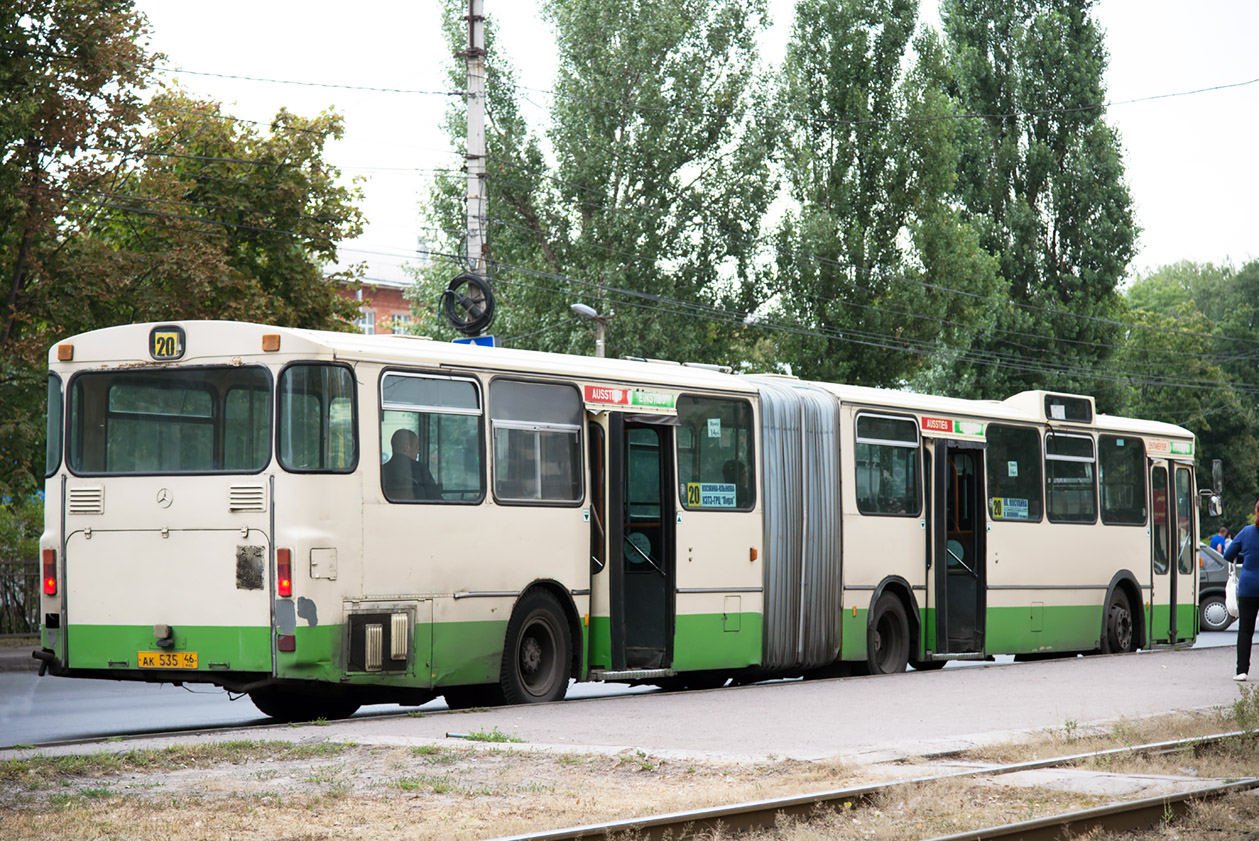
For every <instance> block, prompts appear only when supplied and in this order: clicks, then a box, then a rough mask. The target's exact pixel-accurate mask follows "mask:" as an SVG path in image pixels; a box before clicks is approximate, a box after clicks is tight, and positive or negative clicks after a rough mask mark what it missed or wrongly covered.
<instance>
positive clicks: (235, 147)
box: [40, 90, 362, 335]
mask: <svg viewBox="0 0 1259 841" xmlns="http://www.w3.org/2000/svg"><path fill="white" fill-rule="evenodd" d="M145 114H146V116H147V128H146V132H145V144H144V148H143V150H142V154H139V155H136V156H134V157H132V158H130V159H129V160H128V161H126V162H125V163H124V164H123V166H122V167H121V168H120V171H119V172H118V174H117V176H116V177H115V178H114V179H113V181H112V182H111V184H110V187H109V189H92V188H91V187H90V186H88V185H84V186H82V187H79V186H78V185H75V187H74V188H71V189H68V190H67V191H66V203H65V207H66V212H67V215H68V216H69V217H70V218H71V219H74V220H76V224H75V225H74V228H73V233H74V236H73V237H72V238H71V239H70V240H69V241H68V244H67V246H66V247H65V248H64V249H62V251H61V253H60V254H59V255H58V257H57V258H56V259H54V260H50V261H49V263H48V265H47V266H46V275H47V283H45V284H44V285H43V289H45V290H46V291H47V293H48V294H47V295H46V296H45V297H44V298H42V299H41V300H40V305H41V307H42V309H43V310H44V311H45V312H48V313H49V314H50V315H52V316H54V318H53V321H54V323H56V324H57V325H58V328H59V332H60V333H61V334H63V335H64V334H65V333H74V332H78V331H80V330H86V329H92V328H94V327H98V326H103V325H106V324H114V323H125V322H129V321H137V320H160V319H196V318H221V319H241V320H251V321H262V322H266V323H273V324H283V325H286V326H292V327H310V328H338V327H341V328H345V327H348V325H349V324H350V323H351V322H352V321H353V319H354V318H355V317H356V314H357V304H356V303H355V302H353V301H352V300H350V299H348V298H345V297H343V296H342V295H341V294H339V291H338V286H337V281H344V282H347V283H352V282H354V280H355V278H356V271H357V270H349V271H342V272H335V273H329V272H328V270H327V269H326V268H325V266H327V265H328V264H331V263H334V262H335V261H336V255H337V242H338V241H340V240H342V239H348V238H352V237H354V236H356V235H357V234H358V233H359V231H360V230H361V226H362V219H361V215H360V213H359V211H358V210H357V208H356V207H355V206H354V201H355V200H357V199H358V197H359V193H358V189H357V188H356V187H355V186H353V185H350V186H346V185H344V184H342V183H340V173H339V172H338V170H337V169H336V168H335V167H331V166H329V165H328V163H327V162H326V161H325V160H324V158H323V154H324V147H325V146H326V144H327V143H328V141H329V140H331V139H334V138H337V137H340V135H341V119H340V117H338V116H336V115H335V114H322V115H320V116H318V117H314V118H305V117H300V116H297V115H295V114H292V113H290V112H288V111H285V110H281V111H280V112H279V113H278V114H277V115H276V116H275V118H274V120H272V122H271V124H270V125H269V127H268V128H267V129H266V131H259V130H258V129H257V128H255V127H254V126H251V125H249V124H247V123H245V122H243V121H240V120H237V119H234V118H232V117H231V116H230V115H228V114H225V113H223V111H222V108H221V106H219V105H218V104H217V103H214V102H208V101H202V100H198V99H195V98H193V97H191V96H189V95H188V94H186V93H184V92H182V91H179V90H163V91H160V92H159V93H158V94H157V95H155V96H154V97H153V99H152V100H151V101H150V103H149V104H148V106H147V107H146V109H145Z"/></svg>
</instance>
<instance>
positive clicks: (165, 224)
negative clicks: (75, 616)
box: [0, 0, 360, 497]
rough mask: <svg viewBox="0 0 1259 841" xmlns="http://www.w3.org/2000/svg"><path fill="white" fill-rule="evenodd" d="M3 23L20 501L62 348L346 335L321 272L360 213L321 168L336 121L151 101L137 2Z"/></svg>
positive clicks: (350, 311) (3, 425) (8, 474)
mask: <svg viewBox="0 0 1259 841" xmlns="http://www.w3.org/2000/svg"><path fill="white" fill-rule="evenodd" d="M0 30H3V33H4V40H3V42H0V82H3V84H4V89H5V96H4V97H3V98H2V99H0V143H3V154H0V261H3V263H2V265H3V269H4V274H3V276H4V279H5V285H4V287H3V289H4V295H5V301H6V306H5V308H4V310H3V312H2V313H0V402H2V404H3V406H4V412H3V413H2V414H0V496H3V495H12V496H14V497H20V496H25V495H26V494H28V493H29V492H30V491H32V490H33V489H35V488H37V487H38V486H39V485H40V484H41V477H42V475H43V452H44V437H45V424H44V417H43V415H44V404H45V400H44V398H45V385H44V378H45V369H46V367H47V356H46V354H47V352H48V348H49V347H50V346H51V344H52V343H53V342H54V341H56V340H57V339H58V338H60V337H63V336H66V335H68V334H71V333H75V332H80V331H84V330H90V329H95V328H97V327H104V326H108V325H111V324H118V323H124V322H129V321H136V320H149V319H173V318H233V317H247V318H250V319H254V320H267V321H273V322H276V323H282V324H290V325H294V326H304V327H335V326H338V325H339V326H348V319H352V318H353V317H354V313H355V306H354V304H353V303H351V302H348V301H345V300H343V299H342V298H341V297H339V295H338V293H337V290H336V288H335V286H334V285H333V284H330V283H329V282H328V275H327V273H326V272H325V270H324V268H323V267H324V265H325V264H326V263H331V262H333V261H334V260H335V257H336V247H335V244H336V242H337V241H338V240H340V239H343V238H346V237H351V236H354V235H355V234H356V233H357V231H358V229H359V226H360V219H359V216H358V213H357V211H356V210H355V209H354V207H353V205H352V202H353V201H354V199H356V198H357V192H356V190H355V188H353V187H345V186H342V185H340V183H339V173H338V172H336V170H335V169H332V168H330V167H328V166H327V164H326V163H325V162H324V161H323V149H324V145H325V144H326V142H327V141H328V140H329V139H330V138H332V137H336V136H338V134H339V132H340V121H339V118H337V117H335V116H334V115H327V114H325V115H321V116H320V117H317V118H314V119H305V118H300V117H297V116H295V115H292V114H289V113H288V112H284V111H282V112H281V113H280V114H279V115H277V117H276V119H275V121H274V122H273V124H272V126H271V128H270V130H269V132H268V133H265V134H264V133H260V132H257V131H255V130H253V129H250V128H248V127H247V126H246V124H244V123H243V122H241V121H237V120H233V119H232V118H231V117H229V116H228V115H226V114H223V113H222V112H221V109H220V108H219V107H218V106H217V105H216V104H214V103H206V102H199V101H197V100H194V99H192V98H191V97H188V96H187V95H185V94H182V93H180V92H178V91H165V92H159V93H158V94H157V95H156V96H155V97H153V98H152V100H151V102H150V103H149V104H148V105H147V107H146V106H144V105H142V103H141V101H140V96H139V92H140V90H141V89H142V87H143V86H144V85H145V83H146V82H147V74H148V72H149V69H148V68H149V66H150V64H151V58H150V57H149V56H148V55H147V54H146V50H145V46H144V40H145V38H146V35H147V31H146V29H145V21H144V19H143V17H142V16H141V15H139V14H138V13H137V12H136V11H135V10H134V8H133V5H132V3H131V2H130V0H42V1H41V2H30V3H25V4H21V7H20V8H19V7H6V9H5V10H4V11H0ZM351 275H353V272H350V273H348V274H347V275H346V277H349V276H351Z"/></svg>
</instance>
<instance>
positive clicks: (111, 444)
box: [67, 367, 271, 474]
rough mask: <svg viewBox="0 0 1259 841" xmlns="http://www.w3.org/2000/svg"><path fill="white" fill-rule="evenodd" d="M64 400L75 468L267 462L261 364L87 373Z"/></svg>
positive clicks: (249, 467)
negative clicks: (66, 400) (256, 365)
mask: <svg viewBox="0 0 1259 841" xmlns="http://www.w3.org/2000/svg"><path fill="white" fill-rule="evenodd" d="M69 404H70V407H69V408H70V427H69V441H68V445H69V446H68V448H67V450H68V454H69V459H68V462H69V467H70V469H71V470H72V471H74V472H75V473H84V474H116V473H256V472H258V471H261V470H262V469H264V468H265V467H266V466H267V463H268V462H269V461H270V460H271V377H270V374H269V373H268V372H267V370H266V369H265V368H257V367H233V368H180V369H167V370H160V371H153V370H148V371H105V372H92V373H85V374H80V375H79V376H77V377H75V378H74V380H73V381H72V384H71V388H70V394H69Z"/></svg>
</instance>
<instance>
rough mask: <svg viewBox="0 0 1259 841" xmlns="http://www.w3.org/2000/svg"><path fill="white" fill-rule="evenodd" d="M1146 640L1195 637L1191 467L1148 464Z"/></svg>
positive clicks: (1161, 462)
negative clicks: (1148, 558)
mask: <svg viewBox="0 0 1259 841" xmlns="http://www.w3.org/2000/svg"><path fill="white" fill-rule="evenodd" d="M1150 496H1151V511H1152V518H1151V526H1150V568H1151V573H1152V574H1151V580H1152V583H1153V587H1152V588H1151V593H1150V610H1149V617H1148V621H1149V623H1150V633H1149V639H1150V640H1152V641H1153V642H1155V643H1168V644H1172V643H1176V642H1180V641H1184V640H1190V639H1193V637H1194V632H1195V628H1196V617H1197V608H1196V604H1197V598H1196V593H1195V589H1194V588H1195V585H1196V584H1197V578H1198V567H1197V563H1196V560H1195V558H1196V557H1197V543H1198V541H1197V540H1196V538H1195V536H1194V531H1195V520H1196V517H1195V510H1194V500H1195V497H1194V493H1193V474H1192V468H1191V467H1190V466H1189V465H1187V464H1181V463H1178V462H1173V461H1169V460H1166V459H1151V460H1150Z"/></svg>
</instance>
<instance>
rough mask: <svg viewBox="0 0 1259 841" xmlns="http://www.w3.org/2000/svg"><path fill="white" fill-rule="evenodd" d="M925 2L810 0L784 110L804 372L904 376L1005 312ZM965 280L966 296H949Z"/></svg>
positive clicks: (787, 345)
mask: <svg viewBox="0 0 1259 841" xmlns="http://www.w3.org/2000/svg"><path fill="white" fill-rule="evenodd" d="M916 23H917V3H916V2H913V1H912V0H879V2H871V0H828V2H801V3H799V4H798V5H797V7H796V22H795V28H794V30H793V32H792V37H791V41H790V43H789V44H788V47H787V57H786V62H785V67H784V69H783V77H782V82H781V85H780V88H779V92H778V98H777V107H776V109H775V112H776V113H777V114H780V115H781V117H782V126H783V128H782V138H783V150H782V157H783V161H784V169H785V173H786V179H787V183H788V185H789V189H790V195H791V197H792V199H793V200H794V209H793V211H792V212H790V213H789V214H788V216H787V218H786V219H785V221H784V222H783V223H782V224H781V226H780V227H779V230H778V234H777V246H778V256H777V265H776V272H775V274H774V277H773V280H772V282H771V284H770V290H771V291H772V292H773V293H774V294H775V295H777V300H778V301H779V306H778V308H777V309H778V310H779V311H780V312H781V313H782V314H783V315H784V316H785V317H786V318H787V319H789V320H790V321H792V322H793V323H796V324H798V325H800V326H801V327H803V328H805V331H806V332H804V333H799V334H796V335H794V336H792V337H789V338H785V339H783V340H781V344H782V346H783V349H784V356H785V357H786V358H788V359H789V360H790V361H791V364H792V368H793V370H794V371H795V372H797V373H799V374H800V375H802V376H805V377H809V378H816V379H828V380H834V381H846V382H855V383H861V384H871V385H899V384H901V383H903V382H904V381H905V380H906V379H908V378H910V377H911V376H915V375H916V376H920V377H921V376H927V374H928V372H929V371H931V370H933V368H934V367H935V360H936V359H937V358H938V357H940V356H944V357H947V356H949V355H950V354H953V353H957V352H960V351H964V350H965V349H966V348H967V347H968V346H969V345H970V343H971V341H972V340H973V338H974V336H975V335H976V333H977V332H979V331H981V330H983V329H984V327H985V325H986V324H987V323H988V322H989V321H990V319H989V317H988V316H987V314H986V313H985V311H984V310H985V304H984V299H986V298H989V297H991V296H993V295H995V294H997V293H998V291H999V289H1000V286H1001V284H1000V282H999V280H998V278H997V274H996V264H995V261H994V260H992V258H991V257H990V256H989V255H988V254H986V253H985V252H984V251H983V249H982V248H981V247H980V244H979V241H978V238H977V237H976V235H975V232H974V231H973V230H972V229H971V228H970V227H969V225H968V224H967V223H965V222H964V221H963V220H962V219H961V218H960V216H959V214H958V213H957V211H956V210H955V209H954V208H953V207H951V206H950V202H949V194H950V191H951V190H952V188H953V184H954V179H955V171H956V168H957V164H958V153H957V146H956V142H955V128H954V121H952V120H950V119H949V117H951V116H953V112H952V107H951V104H950V103H949V101H948V100H947V98H946V97H945V95H944V93H943V90H942V88H943V85H944V82H945V80H946V79H947V70H946V68H945V67H944V63H943V60H944V57H943V53H942V48H941V46H940V44H939V42H938V39H937V38H936V37H935V36H934V34H932V33H925V34H923V35H922V36H921V37H919V38H918V39H917V41H916V43H915V44H914V59H913V62H912V64H910V65H909V69H908V70H906V69H904V68H905V67H906V64H907V59H906V52H907V49H908V47H909V44H910V42H911V39H912V37H913V34H914V32H915V28H916ZM941 286H943V287H947V288H953V287H958V286H962V287H966V291H967V294H966V295H954V294H949V293H943V294H941V292H940V288H941Z"/></svg>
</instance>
